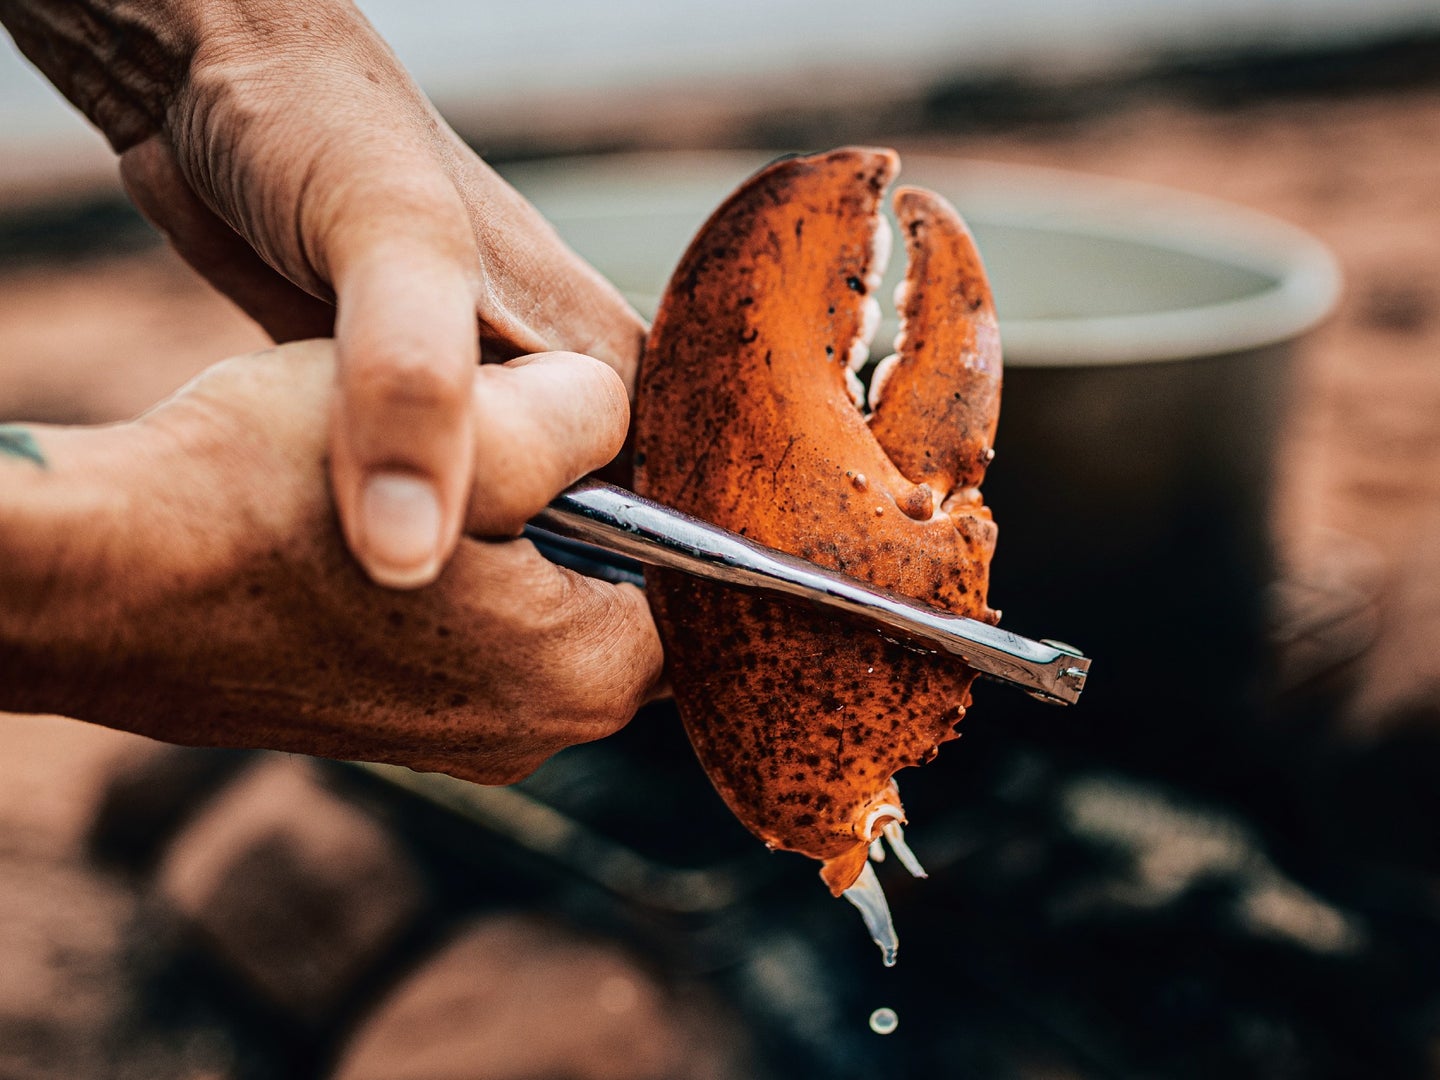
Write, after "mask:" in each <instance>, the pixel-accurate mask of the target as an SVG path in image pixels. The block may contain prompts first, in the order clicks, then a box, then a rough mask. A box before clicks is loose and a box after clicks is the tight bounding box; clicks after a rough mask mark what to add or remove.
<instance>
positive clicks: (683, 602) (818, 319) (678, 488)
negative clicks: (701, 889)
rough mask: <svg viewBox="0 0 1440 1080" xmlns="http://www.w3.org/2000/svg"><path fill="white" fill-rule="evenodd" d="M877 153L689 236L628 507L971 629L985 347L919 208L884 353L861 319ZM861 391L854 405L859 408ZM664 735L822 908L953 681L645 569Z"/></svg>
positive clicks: (826, 619)
mask: <svg viewBox="0 0 1440 1080" xmlns="http://www.w3.org/2000/svg"><path fill="white" fill-rule="evenodd" d="M898 165H899V162H898V158H897V157H896V155H895V154H894V152H893V151H889V150H882V149H867V148H846V149H840V150H835V151H832V152H830V153H825V154H819V155H815V156H812V157H801V158H792V159H787V160H782V161H780V162H777V163H775V164H773V165H771V166H769V167H768V168H766V169H764V170H763V171H761V172H760V173H758V174H757V175H755V176H753V177H752V178H751V179H749V180H748V181H747V182H746V183H745V184H743V185H742V186H741V187H740V188H739V190H737V191H736V192H735V193H734V194H733V195H731V196H730V198H729V199H727V200H726V201H725V203H724V204H723V205H721V207H720V208H719V209H718V210H717V211H716V212H715V214H714V215H713V216H712V217H711V218H710V220H709V221H708V222H707V223H706V224H705V226H704V227H703V228H702V229H701V230H700V232H699V234H698V235H697V236H696V237H695V240H694V241H693V242H692V243H691V245H690V248H689V250H688V251H687V252H686V254H685V256H684V258H683V259H682V260H681V262H680V265H679V267H678V268H677V270H676V271H675V274H674V276H673V278H672V279H671V281H670V284H669V287H668V289H667V291H666V293H665V296H664V300H663V302H662V304H661V307H660V310H659V314H658V316H657V318H656V320H655V323H654V327H653V329H652V331H651V333H650V337H649V340H648V342H647V344H646V348H645V353H644V358H643V360H642V363H641V368H640V374H639V383H638V391H637V406H636V422H635V423H636V444H635V445H636V458H635V461H636V488H637V490H638V491H639V492H640V493H642V494H644V495H647V496H649V497H651V498H653V499H655V500H657V501H659V502H662V503H665V504H668V505H670V506H673V507H676V508H678V509H680V510H683V511H685V512H686V513H689V514H692V515H694V516H696V517H699V518H702V519H704V520H706V521H710V522H713V523H715V524H717V525H721V526H724V527H725V528H728V529H731V530H733V531H735V532H738V533H741V534H743V535H745V536H747V537H749V538H750V539H752V540H755V541H757V542H759V543H762V544H766V545H768V546H770V547H774V548H778V549H780V550H781V551H786V552H790V553H792V554H795V555H798V556H801V557H803V558H805V559H809V560H811V561H812V562H815V563H817V564H819V565H821V566H826V567H830V568H833V569H835V570H838V571H841V572H843V573H846V574H849V575H851V576H853V577H856V578H860V579H863V580H865V581H868V582H871V583H873V584H875V585H879V586H882V587H884V588H887V589H892V590H894V591H896V592H899V593H903V594H906V595H908V596H912V597H915V598H917V599H920V600H923V601H925V602H926V603H928V604H932V605H934V606H936V607H940V608H944V609H947V610H949V611H952V612H957V613H960V614H964V615H969V616H972V617H974V618H978V619H985V620H988V621H990V622H994V621H995V620H996V618H997V617H998V616H997V613H996V612H994V611H992V610H991V609H990V608H989V607H988V606H987V604H986V592H987V586H988V577H989V564H990V558H991V554H992V552H993V551H994V547H995V535H996V531H995V525H994V522H993V521H992V520H991V516H990V511H989V510H988V509H987V508H986V507H985V506H984V505H983V503H982V502H981V499H980V493H979V490H978V488H979V484H980V481H981V479H982V477H983V475H984V472H985V467H986V466H987V465H988V464H989V462H990V459H991V458H992V457H993V451H992V449H991V445H992V441H993V439H994V434H995V423H996V418H997V415H998V411H999V400H1000V340H999V332H998V329H997V325H996V320H995V311H994V306H993V304H992V302H991V297H990V289H989V285H988V283H987V281H986V278H985V273H984V270H983V268H982V266H981V263H980V259H979V256H978V254H977V252H976V250H975V246H974V242H973V240H972V239H971V237H970V234H969V232H968V231H967V230H966V228H965V225H964V224H963V223H962V222H961V220H960V217H959V215H957V214H956V212H955V211H954V210H953V209H952V208H951V207H950V206H949V204H948V203H946V202H945V201H944V200H943V199H941V198H940V197H939V196H936V195H934V194H932V193H930V192H926V191H923V190H919V189H915V188H902V189H900V190H899V192H898V193H897V195H896V196H895V200H894V209H895V215H896V219H897V221H898V223H899V228H900V233H901V236H902V238H903V240H904V243H905V247H906V250H907V253H908V256H909V266H908V272H907V276H906V279H905V283H904V285H902V286H901V288H900V289H898V290H897V293H896V305H897V308H898V312H899V315H900V317H901V333H900V335H899V337H897V340H896V352H897V358H892V359H887V360H885V361H882V362H881V364H880V365H879V366H878V368H877V369H876V375H875V377H874V378H873V379H872V382H871V387H870V390H869V398H870V400H869V402H868V404H867V403H866V402H865V401H864V398H863V395H864V390H863V388H861V387H860V386H859V384H858V380H857V379H856V378H855V376H854V375H853V373H852V372H851V371H850V368H851V366H852V365H855V366H858V364H856V362H857V361H862V360H863V358H864V355H865V351H866V341H867V339H868V337H869V336H870V335H871V334H873V333H874V329H875V326H876V325H878V319H879V306H878V303H877V302H876V300H875V297H874V295H873V294H874V293H875V291H876V289H877V288H878V286H879V282H880V274H881V271H882V270H883V263H884V261H885V259H886V258H887V256H888V251H887V249H888V246H889V244H888V237H889V230H888V228H887V226H886V225H885V222H884V219H883V215H882V212H881V209H882V208H881V202H882V198H883V194H884V191H885V189H886V188H887V186H888V185H889V183H890V181H891V180H892V178H893V177H894V175H895V173H896V171H897V169H898ZM857 391H858V393H857ZM647 592H648V594H649V597H650V602H651V606H652V609H653V611H654V614H655V617H656V621H657V623H658V625H659V627H660V631H661V634H662V637H663V639H664V642H665V645H666V649H667V656H668V662H669V671H670V675H671V681H672V684H673V686H674V689H675V697H676V701H677V703H678V705H679V709H680V714H681V717H682V719H683V721H684V723H685V726H686V729H687V731H688V732H689V735H690V739H691V741H692V743H693V744H694V746H695V750H696V752H697V754H698V755H699V757H700V760H701V762H702V763H703V765H704V767H705V769H706V771H707V772H708V774H709V776H710V778H711V780H712V781H713V783H714V784H715V787H716V789H717V790H718V791H719V792H720V794H721V796H722V797H723V798H724V799H725V801H726V803H728V804H729V806H730V808H731V809H732V810H733V811H734V812H735V814H736V815H737V816H738V817H739V819H740V820H741V821H742V822H743V823H744V824H745V825H746V826H747V827H748V828H749V829H750V830H751V831H752V832H754V833H755V834H756V835H757V836H758V837H760V838H761V839H762V840H764V841H765V843H766V844H767V845H769V846H770V847H772V848H780V849H784V850H789V851H797V852H800V853H802V854H805V855H808V856H810V857H811V858H814V859H818V860H821V861H822V862H823V864H824V866H823V869H822V871H821V873H822V877H823V878H824V880H825V882H826V884H827V885H828V886H829V887H830V889H831V891H832V892H834V893H835V894H836V895H837V896H838V895H840V894H841V893H842V892H843V891H845V890H846V889H848V888H849V887H850V886H851V885H852V884H854V883H855V881H856V879H857V878H858V877H859V876H860V874H861V871H862V869H864V867H865V863H866V856H867V852H868V851H869V849H870V846H871V843H872V841H873V840H875V839H876V838H878V837H879V836H880V835H881V832H882V829H884V828H885V827H886V826H887V825H891V824H892V823H896V819H901V818H902V814H903V811H902V810H901V808H900V801H899V795H898V792H897V789H896V786H895V783H894V780H893V777H894V775H895V773H896V772H897V771H898V770H900V769H902V768H905V767H906V766H910V765H919V764H921V763H923V762H926V761H928V760H930V759H931V758H932V757H934V755H935V753H936V749H937V747H938V746H939V744H940V743H941V742H944V741H945V740H947V739H950V738H953V737H954V735H955V731H954V728H955V724H956V723H957V722H958V721H959V720H960V718H961V717H962V716H963V715H964V714H965V710H966V708H967V707H968V706H969V704H970V685H971V683H972V681H973V680H974V677H975V675H974V672H973V671H971V670H970V669H968V668H966V667H964V666H963V665H962V664H959V663H958V662H957V661H955V660H954V659H953V658H948V657H946V658H938V657H935V656H931V655H924V654H921V653H917V652H916V651H914V650H913V649H911V648H909V647H907V646H904V645H901V644H898V643H896V642H893V641H890V640H887V639H886V638H885V637H884V636H882V635H881V634H880V633H878V632H877V631H876V630H875V629H873V628H868V627H866V626H863V625H861V624H859V623H852V622H849V621H845V620H843V619H839V618H837V617H836V616H833V615H830V614H826V613H823V612H820V611H818V610H815V609H811V608H808V607H805V606H800V605H796V604H795V603H794V602H793V601H782V600H777V599H772V598H769V597H765V596H761V595H757V594H753V593H746V592H741V591H737V590H733V589H729V588H726V587H724V586H719V585H715V584H711V583H707V582H704V581H700V580H697V579H695V578H692V577H688V576H686V575H683V574H679V573H675V572H667V571H652V572H651V573H650V575H649V579H648V583H647Z"/></svg>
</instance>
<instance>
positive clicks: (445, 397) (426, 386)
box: [345, 349, 472, 412]
mask: <svg viewBox="0 0 1440 1080" xmlns="http://www.w3.org/2000/svg"><path fill="white" fill-rule="evenodd" d="M471 378H472V370H471V368H470V367H469V365H468V364H463V365H462V364H455V363H451V362H448V361H446V360H442V359H441V358H439V357H435V356H427V355H423V354H418V353H416V352H413V351H407V350H398V349H397V350H393V351H386V352H383V353H381V354H379V355H374V356H371V357H368V358H366V359H365V360H362V361H360V362H358V363H352V364H351V365H350V370H349V371H348V372H347V377H346V380H345V382H346V389H347V390H348V391H349V393H350V395H351V397H352V398H353V399H356V400H358V401H360V402H361V403H363V404H366V405H373V406H375V407H377V408H391V409H396V408H398V409H406V410H418V411H425V412H431V411H436V410H446V411H453V412H458V411H460V410H461V409H462V408H463V407H464V406H465V403H466V400H467V395H468V393H469V385H470V379H471Z"/></svg>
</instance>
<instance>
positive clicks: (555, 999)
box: [335, 915, 749, 1080]
mask: <svg viewBox="0 0 1440 1080" xmlns="http://www.w3.org/2000/svg"><path fill="white" fill-rule="evenodd" d="M743 1054H744V1042H743V1037H741V1036H740V1035H739V1033H738V1032H737V1031H735V1030H733V1029H732V1028H731V1026H730V1025H729V1024H728V1023H727V1022H726V1021H725V1019H723V1014H719V1013H717V1012H715V1011H713V1010H711V1009H706V1008H704V1007H703V1006H701V1005H699V1004H698V1003H696V1002H694V1001H691V1000H688V999H686V998H684V997H681V996H678V995H677V994H676V993H675V992H674V991H673V990H671V989H669V988H667V987H666V986H664V985H662V984H661V983H659V982H658V981H657V980H656V979H655V978H654V977H652V976H651V975H650V974H648V973H647V972H645V971H644V970H643V969H642V968H640V967H639V966H638V965H637V964H636V962H635V961H634V960H633V959H631V958H630V957H628V956H626V954H625V953H624V952H622V951H621V950H620V949H619V948H618V947H616V946H614V945H611V944H600V943H597V942H594V941H590V940H587V939H585V938H582V937H580V936H578V935H576V934H575V933H574V932H572V931H570V930H567V929H565V928H564V927H562V926H560V925H557V924H555V923H550V922H546V921H544V920H542V919H538V918H528V917H521V916H509V915H504V916H492V917H489V918H484V919H480V920H477V921H475V922H473V923H471V924H470V925H469V926H468V927H466V928H464V929H463V930H462V931H461V932H460V933H459V934H457V935H456V937H455V938H454V939H453V940H452V941H451V942H450V943H449V944H448V945H447V946H446V947H444V948H443V949H442V950H441V951H440V952H439V953H438V954H437V955H436V956H434V957H433V958H432V959H431V960H430V961H429V962H428V963H426V964H424V965H423V966H421V967H420V969H419V970H417V971H416V972H415V973H414V974H413V975H412V976H411V977H410V978H409V979H408V980H406V981H405V982H404V983H403V984H402V985H401V986H400V987H399V988H398V989H397V990H396V991H395V992H394V993H393V994H391V996H390V997H389V999H388V1000H385V1001H383V1002H382V1003H381V1004H380V1005H379V1007H378V1008H377V1009H376V1010H375V1012H374V1014H373V1015H372V1016H371V1017H370V1018H369V1019H368V1020H367V1021H366V1022H365V1023H364V1024H363V1025H362V1026H361V1028H360V1029H359V1032H358V1034H357V1035H356V1036H355V1038H354V1040H353V1041H352V1042H351V1044H350V1046H349V1048H348V1049H347V1050H346V1052H345V1053H344V1054H343V1056H342V1058H341V1064H340V1067H339V1068H338V1070H337V1071H336V1073H335V1080H382V1078H383V1080H473V1078H475V1077H482V1076H483V1077H485V1078H486V1080H551V1078H559V1077H564V1078H566V1080H662V1078H663V1080H702V1078H704V1080H726V1078H731V1077H740V1076H745V1075H749V1074H748V1072H747V1071H746V1069H745V1067H744V1064H743V1057H742V1056H743Z"/></svg>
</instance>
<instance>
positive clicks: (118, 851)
mask: <svg viewBox="0 0 1440 1080" xmlns="http://www.w3.org/2000/svg"><path fill="white" fill-rule="evenodd" d="M251 758H252V755H251V754H250V753H249V752H248V751H239V750H212V749H201V748H196V747H189V746H162V745H160V744H156V746H155V752H154V753H152V754H149V755H146V756H143V757H138V758H137V759H136V760H134V761H130V762H127V763H125V764H124V765H123V766H122V767H120V768H118V769H116V770H115V771H114V774H113V775H112V776H111V777H110V778H109V782H108V783H107V785H106V786H105V789H104V791H103V792H102V793H101V795H100V799H99V807H98V810H97V812H96V815H95V819H94V821H93V822H92V824H91V826H90V829H89V835H88V837H87V841H88V842H87V847H88V849H89V852H90V855H91V857H92V858H94V859H95V861H96V862H98V863H100V864H101V865H102V866H106V867H109V868H112V869H117V870H127V871H130V872H132V873H145V872H147V871H149V870H151V869H153V868H154V865H155V863H156V862H157V861H158V860H159V859H160V858H161V856H162V855H163V853H164V850H165V847H166V845H167V844H168V843H169V842H170V839H171V837H172V836H173V835H174V834H175V832H176V831H177V830H178V829H179V828H180V827H181V826H182V825H183V824H184V823H185V822H186V821H188V820H189V819H190V818H192V817H193V816H194V815H195V814H197V813H198V812H199V811H200V809H201V808H202V807H203V806H204V805H205V804H206V803H207V802H208V801H209V800H210V799H211V798H212V797H213V796H214V795H215V794H216V793H217V792H219V791H220V790H221V789H222V788H223V787H224V786H225V785H226V784H228V783H229V782H230V781H231V780H232V779H234V777H235V774H236V773H237V772H238V771H239V770H240V769H241V768H243V766H244V765H245V764H246V762H248V761H249V760H251Z"/></svg>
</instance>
